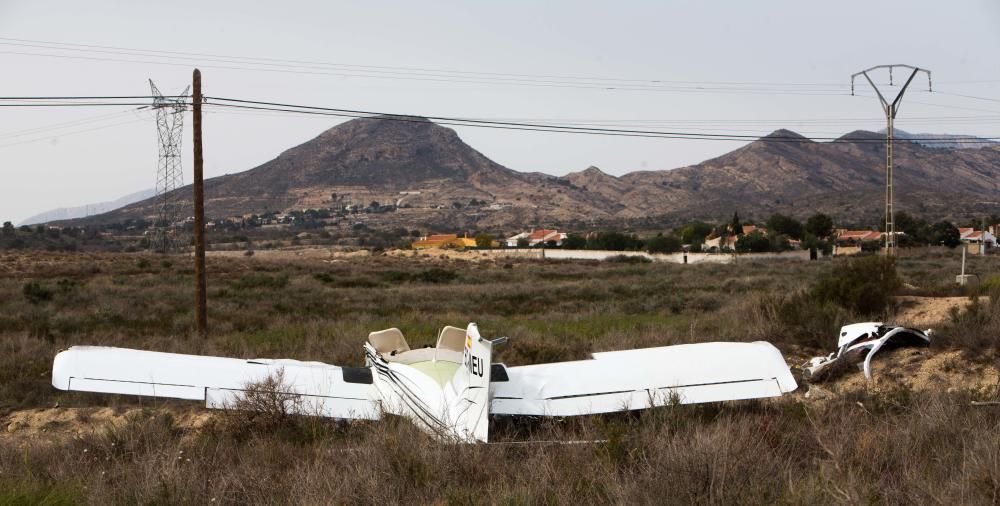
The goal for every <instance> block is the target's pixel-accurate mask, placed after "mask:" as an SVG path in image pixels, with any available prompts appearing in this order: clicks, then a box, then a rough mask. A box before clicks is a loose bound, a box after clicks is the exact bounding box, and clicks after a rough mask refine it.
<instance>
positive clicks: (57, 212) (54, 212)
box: [18, 188, 156, 225]
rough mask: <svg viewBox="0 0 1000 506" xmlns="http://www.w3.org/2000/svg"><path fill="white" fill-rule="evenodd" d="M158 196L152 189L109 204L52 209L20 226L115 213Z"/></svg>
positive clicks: (30, 218) (29, 218)
mask: <svg viewBox="0 0 1000 506" xmlns="http://www.w3.org/2000/svg"><path fill="white" fill-rule="evenodd" d="M155 194H156V190H153V189H152V188H150V189H148V190H142V191H138V192H135V193H130V194H128V195H126V196H124V197H122V198H120V199H117V200H112V201H108V202H98V203H96V204H86V205H82V206H77V207H60V208H58V209H50V210H48V211H45V212H42V213H38V214H36V215H34V216H31V217H28V218H25V219H24V221H22V222H21V223H19V224H18V225H34V224H36V223H48V222H50V221H57V220H70V219H73V218H84V217H87V216H90V215H92V214H101V213H106V212H108V211H114V210H115V209H118V208H120V207H125V206H127V205H129V204H131V203H133V202H139V201H140V200H145V199H148V198H150V197H152V196H153V195H155Z"/></svg>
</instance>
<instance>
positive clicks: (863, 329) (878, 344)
mask: <svg viewBox="0 0 1000 506" xmlns="http://www.w3.org/2000/svg"><path fill="white" fill-rule="evenodd" d="M930 334H931V331H930V330H917V329H911V328H908V327H898V326H895V325H884V324H883V323H882V322H865V323H853V324H851V325H844V326H843V327H841V328H840V336H839V337H838V338H837V351H835V352H833V353H831V354H829V355H827V356H825V357H814V358H812V359H810V360H809V362H807V363H806V364H805V365H804V366H803V367H802V370H803V373H804V377H805V379H806V380H807V381H818V380H820V379H823V378H824V377H825V376H826V375H827V374H828V373H829V372H830V371H832V370H834V369H835V368H837V367H839V366H841V365H845V364H858V365H859V366H860V367H861V369H862V370H863V371H864V373H865V378H867V379H871V377H872V369H871V362H872V357H874V356H875V353H877V352H878V351H879V350H881V349H882V348H892V347H897V346H926V345H929V344H930V343H931V337H930Z"/></svg>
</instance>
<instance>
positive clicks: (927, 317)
mask: <svg viewBox="0 0 1000 506" xmlns="http://www.w3.org/2000/svg"><path fill="white" fill-rule="evenodd" d="M968 303H969V298H968V297H913V296H903V297H897V298H896V304H897V306H898V307H899V309H898V311H897V313H896V323H898V324H899V325H906V326H910V327H919V328H921V329H926V328H932V327H933V326H934V325H935V324H938V323H941V322H945V321H947V320H948V318H950V317H951V311H952V309H953V308H957V309H961V308H963V307H965V305H966V304H968Z"/></svg>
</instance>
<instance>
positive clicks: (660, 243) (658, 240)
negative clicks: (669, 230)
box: [646, 235, 681, 253]
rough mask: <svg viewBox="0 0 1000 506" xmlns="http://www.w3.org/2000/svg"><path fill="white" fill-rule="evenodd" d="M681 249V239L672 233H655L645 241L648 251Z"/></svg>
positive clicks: (662, 251)
mask: <svg viewBox="0 0 1000 506" xmlns="http://www.w3.org/2000/svg"><path fill="white" fill-rule="evenodd" d="M680 250H681V240H680V239H678V238H677V237H674V236H672V235H657V236H656V237H653V238H650V239H649V240H648V241H646V251H648V252H650V253H676V252H678V251H680Z"/></svg>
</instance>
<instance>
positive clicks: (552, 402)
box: [490, 342, 797, 416]
mask: <svg viewBox="0 0 1000 506" xmlns="http://www.w3.org/2000/svg"><path fill="white" fill-rule="evenodd" d="M502 372H506V374H505V375H504V374H502ZM491 379H492V383H491V387H492V401H491V405H490V407H491V412H492V413H493V414H497V415H535V416H574V415H586V414H595V413H608V412H613V411H622V410H635V409H645V408H650V407H653V406H663V405H667V404H670V403H672V402H679V403H681V404H693V403H699V402H715V401H725V400H736V399H754V398H759V397H777V396H780V395H781V394H783V393H786V392H791V391H793V390H795V389H796V388H797V385H796V383H795V379H794V378H793V377H792V374H791V371H789V369H788V365H787V364H785V360H784V358H782V356H781V352H779V351H778V349H777V348H775V347H774V346H773V345H771V344H770V343H766V342H754V343H699V344H683V345H677V346H664V347H659V348H646V349H637V350H627V351H613V352H605V353H594V354H593V358H592V359H590V360H579V361H573V362H558V363H553V364H539V365H527V366H518V367H507V368H505V369H503V370H501V369H499V368H498V369H497V371H496V372H494V374H493V375H492V378H491Z"/></svg>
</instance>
